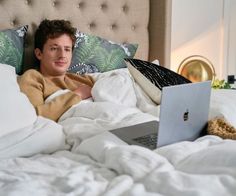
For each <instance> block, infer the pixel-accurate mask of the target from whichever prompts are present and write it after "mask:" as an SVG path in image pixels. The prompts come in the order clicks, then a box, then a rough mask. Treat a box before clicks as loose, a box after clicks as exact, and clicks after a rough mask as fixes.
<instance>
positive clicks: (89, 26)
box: [88, 22, 96, 29]
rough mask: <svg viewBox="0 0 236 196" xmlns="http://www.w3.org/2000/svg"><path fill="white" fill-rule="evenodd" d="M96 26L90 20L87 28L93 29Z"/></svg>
mask: <svg viewBox="0 0 236 196" xmlns="http://www.w3.org/2000/svg"><path fill="white" fill-rule="evenodd" d="M95 27H96V25H95V23H94V22H91V23H89V24H88V28H89V29H94V28H95Z"/></svg>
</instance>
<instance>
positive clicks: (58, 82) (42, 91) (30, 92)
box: [18, 69, 94, 121]
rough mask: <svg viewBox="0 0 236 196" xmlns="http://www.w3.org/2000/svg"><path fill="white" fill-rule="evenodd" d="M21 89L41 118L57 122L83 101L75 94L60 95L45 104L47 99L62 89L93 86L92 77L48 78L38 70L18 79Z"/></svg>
mask: <svg viewBox="0 0 236 196" xmlns="http://www.w3.org/2000/svg"><path fill="white" fill-rule="evenodd" d="M18 83H19V86H20V89H21V91H22V92H23V93H25V94H26V95H27V96H28V98H29V100H30V102H31V103H32V104H33V105H34V107H35V109H36V112H37V114H38V115H40V116H44V117H46V118H50V119H52V120H54V121H57V120H58V119H59V118H60V116H61V115H62V114H63V113H64V112H65V111H66V110H68V109H69V108H70V107H71V106H72V105H74V104H76V103H78V102H79V101H81V99H80V97H79V96H78V95H76V94H75V93H73V92H67V93H65V94H63V95H59V96H57V97H56V98H54V99H53V100H52V101H50V102H48V103H45V100H46V99H47V97H49V96H50V95H51V94H53V93H54V92H56V91H57V90H60V89H69V90H71V91H73V90H75V89H76V88H77V87H78V86H79V85H80V84H81V83H82V84H87V85H89V86H91V87H92V86H93V84H94V82H93V79H92V77H90V76H79V75H76V74H71V73H67V74H66V76H65V78H64V80H63V79H59V78H53V79H50V78H46V77H44V76H43V75H42V74H41V73H40V72H39V71H37V70H33V69H31V70H28V71H26V72H25V73H24V74H23V75H22V76H20V77H18Z"/></svg>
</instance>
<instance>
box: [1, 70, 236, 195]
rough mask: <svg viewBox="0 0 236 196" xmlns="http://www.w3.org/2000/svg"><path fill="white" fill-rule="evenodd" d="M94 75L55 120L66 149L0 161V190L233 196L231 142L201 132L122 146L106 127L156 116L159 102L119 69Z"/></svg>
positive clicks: (235, 168)
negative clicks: (157, 143)
mask: <svg viewBox="0 0 236 196" xmlns="http://www.w3.org/2000/svg"><path fill="white" fill-rule="evenodd" d="M94 77H95V78H96V80H97V82H96V85H95V86H94V88H93V90H92V94H93V99H88V100H84V101H82V102H81V103H79V104H77V105H75V106H73V107H72V108H70V109H69V110H68V111H67V112H66V113H64V115H63V116H62V117H61V118H60V120H59V124H58V125H60V127H62V128H63V131H64V133H65V140H66V143H67V144H69V145H70V147H71V148H70V150H61V149H59V148H58V150H57V152H55V153H53V154H37V155H35V156H31V157H28V158H23V157H21V158H10V159H4V160H1V162H0V195H21V196H24V195H34V196H37V195H40V196H41V195H68V196H78V195H83V196H95V195H104V196H118V195H120V196H121V195H122V196H139V195H140V196H154V195H155V196H160V195H166V196H167V195H168V196H189V195H196V196H215V195H217V196H218V195H222V196H223V195H224V196H225V195H227V196H233V195H235V193H236V186H235V185H236V142H235V140H227V139H222V138H220V137H218V136H209V135H208V136H204V137H201V138H199V139H197V140H196V141H194V142H188V141H184V142H179V143H175V144H172V145H168V146H164V147H161V148H158V149H156V150H154V151H151V150H149V149H147V148H143V147H140V146H135V145H128V144H126V143H125V142H123V141H121V140H120V139H119V138H117V137H116V136H115V135H113V134H111V133H110V132H109V131H108V130H110V129H112V128H117V127H121V126H126V125H131V124H135V123H137V122H145V121H149V120H158V115H159V106H156V105H155V104H153V103H152V102H151V100H150V99H149V98H148V97H147V96H146V95H145V94H144V93H143V92H142V90H141V89H140V88H139V87H138V86H137V85H136V84H135V83H134V81H133V80H132V78H131V77H130V75H129V74H128V72H127V70H122V69H121V70H117V71H115V72H108V73H106V74H101V75H99V74H98V75H95V76H94ZM57 93H58V94H60V93H63V91H61V92H57ZM54 96H57V94H55V95H54ZM51 98H53V97H51ZM212 103H217V100H215V99H214V100H213V101H212ZM215 106H216V105H214V104H213V105H212V106H211V107H214V108H216V109H215V111H216V110H217V111H218V113H217V115H218V114H219V110H218V105H217V106H216V107H215ZM224 108H226V107H224ZM228 113H229V112H228ZM215 114H216V113H211V115H210V116H211V117H213V116H215ZM226 116H227V115H226ZM231 119H233V118H231ZM231 122H232V121H231Z"/></svg>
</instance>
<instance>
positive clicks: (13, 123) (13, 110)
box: [0, 64, 37, 137]
mask: <svg viewBox="0 0 236 196" xmlns="http://www.w3.org/2000/svg"><path fill="white" fill-rule="evenodd" d="M0 78H1V82H0V92H1V100H0V137H1V136H3V135H6V134H9V133H11V132H13V131H16V130H18V129H21V128H23V127H26V126H29V125H31V124H32V123H34V122H35V120H36V118H37V115H36V112H35V109H34V107H33V105H32V104H31V103H30V101H29V100H28V98H27V96H26V95H25V94H23V93H21V92H20V88H19V86H18V83H17V75H16V73H15V68H14V67H12V66H10V65H6V64H0Z"/></svg>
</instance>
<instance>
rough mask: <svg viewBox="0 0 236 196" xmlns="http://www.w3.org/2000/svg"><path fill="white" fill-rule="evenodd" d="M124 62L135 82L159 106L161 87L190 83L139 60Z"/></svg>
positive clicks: (166, 70)
mask: <svg viewBox="0 0 236 196" xmlns="http://www.w3.org/2000/svg"><path fill="white" fill-rule="evenodd" d="M125 61H126V62H127V67H128V69H129V72H130V74H131V75H132V76H133V78H134V79H135V81H136V82H137V83H138V84H139V85H140V86H141V87H142V89H143V90H144V91H145V92H146V93H147V95H148V96H149V97H150V98H151V99H152V100H153V101H154V102H156V103H157V104H160V100H161V91H162V88H163V87H165V86H172V85H178V84H185V83H191V81H190V80H188V79H186V78H185V77H183V76H181V75H179V74H177V73H176V72H174V71H171V70H170V69H167V68H165V67H162V66H159V65H156V64H153V63H150V62H147V61H143V60H139V59H125Z"/></svg>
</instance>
